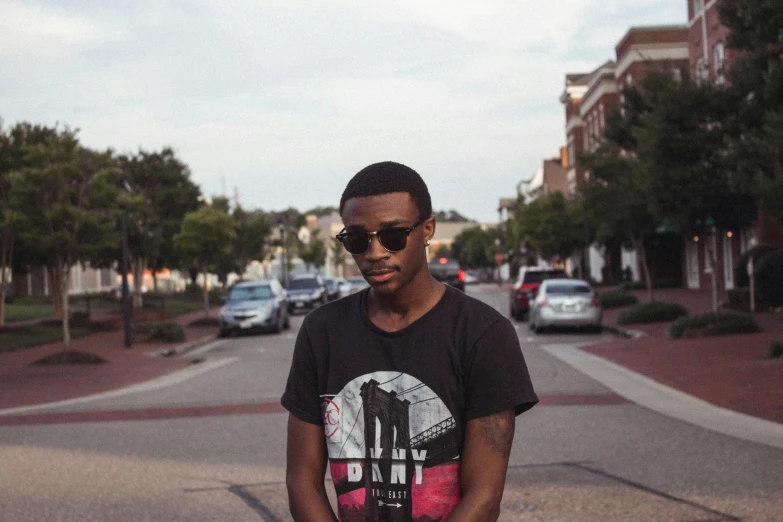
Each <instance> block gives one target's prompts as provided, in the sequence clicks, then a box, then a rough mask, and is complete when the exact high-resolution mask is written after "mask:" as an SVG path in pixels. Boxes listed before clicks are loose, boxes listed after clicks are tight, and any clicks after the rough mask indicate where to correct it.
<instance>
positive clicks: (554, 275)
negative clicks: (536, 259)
mask: <svg viewBox="0 0 783 522" xmlns="http://www.w3.org/2000/svg"><path fill="white" fill-rule="evenodd" d="M561 277H568V276H566V273H565V272H563V271H562V270H540V271H536V272H526V273H525V280H524V281H523V283H525V284H528V283H540V282H542V281H546V280H547V279H559V278H561Z"/></svg>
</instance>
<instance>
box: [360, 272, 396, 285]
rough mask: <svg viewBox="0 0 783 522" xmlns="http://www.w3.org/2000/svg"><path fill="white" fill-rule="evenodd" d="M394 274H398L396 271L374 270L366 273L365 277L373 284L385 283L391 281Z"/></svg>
mask: <svg viewBox="0 0 783 522" xmlns="http://www.w3.org/2000/svg"><path fill="white" fill-rule="evenodd" d="M394 272H396V270H372V271H368V272H365V273H364V275H365V276H366V277H367V278H368V279H369V280H370V282H372V283H383V282H385V281H388V280H389V279H391V277H392V276H393V275H394Z"/></svg>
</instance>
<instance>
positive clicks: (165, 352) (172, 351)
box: [150, 334, 218, 357]
mask: <svg viewBox="0 0 783 522" xmlns="http://www.w3.org/2000/svg"><path fill="white" fill-rule="evenodd" d="M217 337H218V336H217V334H213V335H207V336H205V337H201V338H200V339H195V340H193V341H189V342H187V343H182V344H178V345H177V346H174V347H172V348H163V349H161V350H156V351H154V352H150V355H152V356H154V357H176V356H178V355H183V354H186V353H188V352H191V351H193V350H195V349H196V348H201V347H202V346H204V345H205V344H209V343H211V342H212V341H214V340H215V339H217Z"/></svg>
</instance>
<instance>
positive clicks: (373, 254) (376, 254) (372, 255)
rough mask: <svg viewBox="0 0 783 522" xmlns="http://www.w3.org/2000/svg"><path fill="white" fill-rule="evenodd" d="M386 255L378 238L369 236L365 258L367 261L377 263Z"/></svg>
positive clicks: (386, 252)
mask: <svg viewBox="0 0 783 522" xmlns="http://www.w3.org/2000/svg"><path fill="white" fill-rule="evenodd" d="M388 255H389V252H388V251H387V250H386V249H385V248H383V245H381V241H380V240H379V239H378V236H377V235H373V236H370V245H369V246H368V247H367V253H366V254H365V258H366V259H367V260H368V261H378V260H381V259H383V258H384V257H387V256H388Z"/></svg>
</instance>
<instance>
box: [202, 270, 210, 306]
mask: <svg viewBox="0 0 783 522" xmlns="http://www.w3.org/2000/svg"><path fill="white" fill-rule="evenodd" d="M202 273H203V274H204V315H206V316H209V289H208V288H207V267H204V268H203V269H202Z"/></svg>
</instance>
